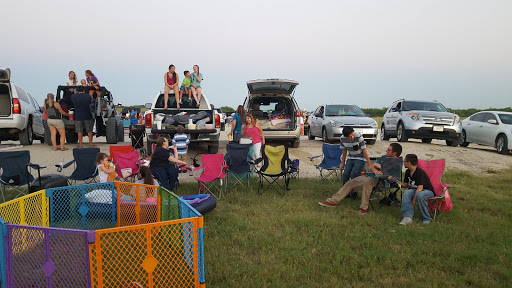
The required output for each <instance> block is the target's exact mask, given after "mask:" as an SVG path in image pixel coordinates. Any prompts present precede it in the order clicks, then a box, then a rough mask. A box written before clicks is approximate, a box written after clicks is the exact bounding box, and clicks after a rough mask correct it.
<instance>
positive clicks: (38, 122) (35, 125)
mask: <svg viewBox="0 0 512 288" xmlns="http://www.w3.org/2000/svg"><path fill="white" fill-rule="evenodd" d="M27 95H28V97H29V98H30V101H31V102H32V107H33V108H34V117H33V119H32V130H33V131H34V134H37V135H38V136H44V126H43V109H42V108H41V106H39V103H37V101H36V99H34V98H33V97H32V95H30V94H28V93H27Z"/></svg>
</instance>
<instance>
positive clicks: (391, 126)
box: [384, 101, 402, 135]
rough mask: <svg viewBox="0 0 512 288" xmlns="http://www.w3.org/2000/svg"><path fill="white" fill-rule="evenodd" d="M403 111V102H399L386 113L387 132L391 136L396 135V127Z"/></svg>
mask: <svg viewBox="0 0 512 288" xmlns="http://www.w3.org/2000/svg"><path fill="white" fill-rule="evenodd" d="M401 109H402V101H398V102H396V103H394V104H393V105H391V108H389V111H388V113H386V117H385V119H384V120H385V122H384V125H385V128H386V132H387V133H388V134H391V135H396V128H397V127H396V125H397V124H398V119H400V111H401Z"/></svg>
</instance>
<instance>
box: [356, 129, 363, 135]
mask: <svg viewBox="0 0 512 288" xmlns="http://www.w3.org/2000/svg"><path fill="white" fill-rule="evenodd" d="M354 132H357V133H359V134H360V135H361V136H363V130H362V129H354Z"/></svg>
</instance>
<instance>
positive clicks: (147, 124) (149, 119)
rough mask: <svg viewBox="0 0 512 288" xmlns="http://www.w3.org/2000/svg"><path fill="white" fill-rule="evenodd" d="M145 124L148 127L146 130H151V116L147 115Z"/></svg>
mask: <svg viewBox="0 0 512 288" xmlns="http://www.w3.org/2000/svg"><path fill="white" fill-rule="evenodd" d="M144 122H145V123H144V124H145V125H146V128H150V129H151V124H152V123H151V114H146V118H145V119H144Z"/></svg>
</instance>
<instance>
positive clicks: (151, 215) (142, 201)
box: [114, 182, 178, 227]
mask: <svg viewBox="0 0 512 288" xmlns="http://www.w3.org/2000/svg"><path fill="white" fill-rule="evenodd" d="M114 183H115V188H116V190H117V192H118V193H117V203H118V207H117V219H118V221H117V223H116V226H117V227H123V226H130V225H138V224H145V223H153V222H158V221H160V209H158V207H160V201H161V200H160V194H159V193H158V186H153V185H144V184H134V183H127V182H114ZM176 219H178V218H176Z"/></svg>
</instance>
